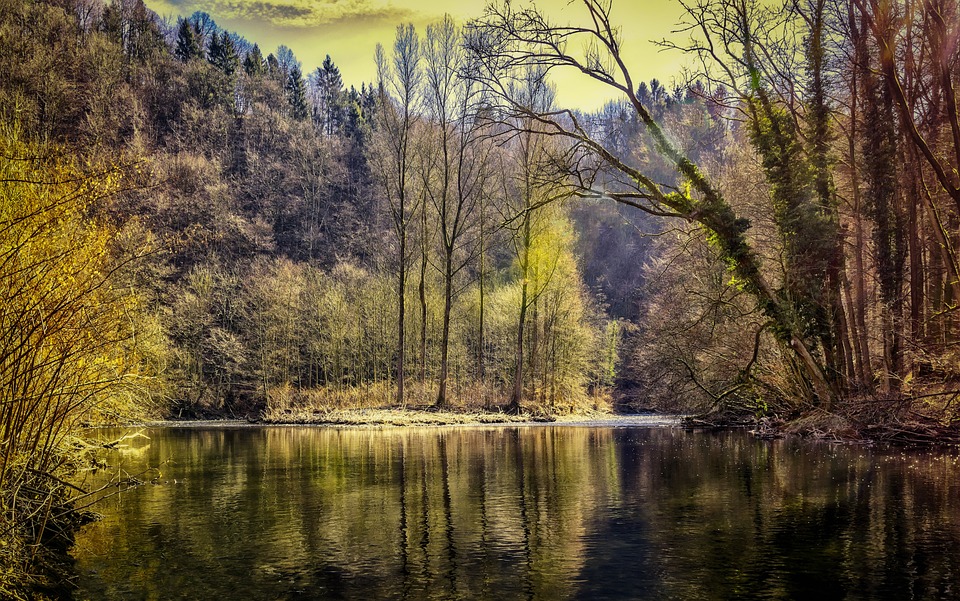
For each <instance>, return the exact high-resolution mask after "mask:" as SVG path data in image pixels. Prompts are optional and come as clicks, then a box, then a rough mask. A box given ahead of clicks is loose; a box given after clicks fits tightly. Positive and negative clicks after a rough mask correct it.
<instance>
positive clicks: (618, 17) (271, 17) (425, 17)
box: [145, 0, 685, 110]
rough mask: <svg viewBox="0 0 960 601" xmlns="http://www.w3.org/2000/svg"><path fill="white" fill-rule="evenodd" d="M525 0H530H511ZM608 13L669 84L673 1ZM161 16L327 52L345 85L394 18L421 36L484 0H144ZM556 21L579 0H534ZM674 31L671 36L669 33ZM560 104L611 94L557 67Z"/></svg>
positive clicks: (266, 45)
mask: <svg viewBox="0 0 960 601" xmlns="http://www.w3.org/2000/svg"><path fill="white" fill-rule="evenodd" d="M514 1H515V2H516V3H518V4H520V3H525V2H526V1H527V0H514ZM613 1H614V4H613V9H612V13H611V15H612V20H613V21H614V23H616V24H619V25H620V27H621V35H622V41H623V49H624V51H623V52H624V56H625V59H626V63H627V65H628V67H629V69H630V71H631V73H632V75H633V77H634V79H637V80H643V81H647V80H650V79H651V78H654V77H655V78H658V79H660V80H661V81H662V82H664V83H666V84H668V85H669V84H670V83H671V82H672V80H673V78H675V77H678V76H679V74H680V69H681V66H682V65H683V64H684V62H685V59H684V58H683V56H682V55H681V54H680V53H678V52H677V51H661V50H660V49H659V48H657V47H656V46H655V45H654V44H653V43H652V40H661V39H663V38H670V37H671V32H672V31H673V30H675V29H676V24H677V22H678V21H679V20H680V11H681V9H680V6H679V4H678V3H677V2H676V0H613ZM145 2H146V4H147V6H148V7H149V8H151V9H152V10H154V11H155V12H157V13H158V14H159V15H160V16H161V17H167V18H170V19H173V20H175V19H176V18H177V17H178V16H189V15H191V14H193V13H194V12H196V11H204V12H206V13H209V14H210V16H212V17H213V19H214V20H215V21H216V22H217V25H219V26H220V27H222V28H224V29H227V30H229V31H234V32H237V33H239V34H240V35H242V36H243V37H245V38H246V39H247V40H249V41H250V42H255V43H257V44H259V46H260V48H261V50H262V51H263V53H264V55H266V54H267V53H269V52H273V51H275V50H276V48H277V46H279V45H281V44H284V45H286V46H288V47H290V49H291V50H293V52H294V54H295V55H296V57H297V59H298V60H299V61H301V62H302V63H303V71H304V73H309V72H310V71H312V70H314V69H316V67H318V66H319V65H320V64H321V63H322V62H323V59H324V57H325V56H326V55H327V54H329V55H330V57H331V58H332V59H333V61H334V63H336V64H337V66H338V67H339V68H340V73H341V75H342V76H343V80H344V83H345V84H346V85H347V86H350V85H354V86H356V87H358V88H359V87H360V84H361V83H363V82H372V81H374V79H375V78H376V68H375V65H374V60H373V56H374V49H375V47H376V45H377V43H378V42H379V43H381V44H383V45H384V47H386V48H389V47H390V45H391V44H392V43H393V39H394V35H395V33H396V28H397V25H399V24H402V23H413V24H414V25H415V26H416V27H417V30H418V31H420V32H421V35H422V34H423V32H424V31H425V29H426V26H427V24H429V23H431V22H434V21H437V20H439V19H440V18H441V17H442V16H443V14H444V13H445V12H446V13H450V14H451V15H452V16H453V17H454V18H455V19H457V20H458V21H460V22H465V21H467V20H468V19H470V18H472V17H476V16H479V15H480V14H482V12H483V8H484V6H485V4H486V3H487V0H452V1H451V0H446V1H444V0H145ZM533 4H535V5H536V6H537V7H538V8H540V9H541V10H543V11H544V12H545V13H547V14H548V15H550V16H551V17H552V19H553V22H554V23H556V24H561V25H566V24H578V23H584V22H585V21H584V20H583V17H584V16H585V14H586V13H585V11H584V9H583V7H582V6H580V5H579V2H577V0H573V1H572V2H571V1H570V0H534V2H533ZM673 37H675V36H673ZM554 81H555V82H556V84H557V104H558V105H560V106H564V107H568V108H580V109H583V110H593V109H596V108H599V107H600V106H602V105H603V104H604V103H606V102H607V101H608V100H610V99H612V98H614V97H615V94H614V93H613V92H612V91H610V90H608V89H607V88H605V87H604V86H601V85H600V84H595V83H593V82H590V81H588V80H586V78H585V77H584V76H583V75H581V74H579V73H576V72H570V71H567V72H556V73H555V75H554Z"/></svg>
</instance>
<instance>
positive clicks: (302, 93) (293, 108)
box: [287, 65, 310, 121]
mask: <svg viewBox="0 0 960 601" xmlns="http://www.w3.org/2000/svg"><path fill="white" fill-rule="evenodd" d="M287 99H288V101H289V102H290V116H291V117H293V118H294V119H296V120H297V121H303V120H304V119H306V118H307V117H308V116H309V115H310V109H309V107H308V106H307V88H306V86H305V85H304V83H303V74H302V73H300V67H298V66H296V65H294V66H293V68H292V69H291V70H290V76H289V77H287Z"/></svg>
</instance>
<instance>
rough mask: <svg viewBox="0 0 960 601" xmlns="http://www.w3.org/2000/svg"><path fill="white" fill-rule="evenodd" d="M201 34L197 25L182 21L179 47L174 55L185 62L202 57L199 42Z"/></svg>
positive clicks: (178, 32) (178, 35)
mask: <svg viewBox="0 0 960 601" xmlns="http://www.w3.org/2000/svg"><path fill="white" fill-rule="evenodd" d="M199 37H200V36H199V32H198V31H197V29H196V25H194V24H193V23H191V22H190V20H189V19H180V26H179V28H178V29H177V46H176V48H175V49H174V54H176V56H177V58H178V59H180V60H181V61H183V62H188V61H189V60H191V59H193V58H197V57H199V56H201V55H202V53H203V52H202V51H201V49H200V42H199Z"/></svg>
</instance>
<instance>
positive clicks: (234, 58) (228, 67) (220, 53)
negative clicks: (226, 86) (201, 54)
mask: <svg viewBox="0 0 960 601" xmlns="http://www.w3.org/2000/svg"><path fill="white" fill-rule="evenodd" d="M208 60H209V61H210V63H211V64H212V65H213V66H215V67H217V68H218V69H220V70H221V71H223V72H224V73H226V74H227V75H228V76H229V75H233V74H234V73H236V71H237V69H238V68H239V67H240V56H239V55H238V54H237V47H236V44H234V43H233V38H231V37H230V34H229V33H227V32H226V31H224V32H221V33H220V35H214V36H213V37H211V38H210V48H209V59H208Z"/></svg>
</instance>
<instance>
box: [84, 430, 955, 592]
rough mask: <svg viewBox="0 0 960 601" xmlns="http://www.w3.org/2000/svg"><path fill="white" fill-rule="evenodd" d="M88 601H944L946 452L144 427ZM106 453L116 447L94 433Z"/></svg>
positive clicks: (720, 438)
mask: <svg viewBox="0 0 960 601" xmlns="http://www.w3.org/2000/svg"><path fill="white" fill-rule="evenodd" d="M145 434H146V435H147V436H148V437H149V440H146V439H135V440H133V441H131V442H132V443H133V444H135V445H137V447H138V448H139V452H137V451H134V452H129V451H128V452H126V453H124V454H122V455H117V456H116V457H114V458H113V461H114V464H115V465H116V464H120V466H121V467H122V468H123V469H126V470H127V471H129V472H134V471H137V470H139V469H142V468H143V467H144V466H148V465H159V464H161V463H163V462H166V463H163V465H162V467H161V470H162V472H163V474H162V476H161V479H160V483H159V484H156V485H146V486H143V487H140V488H138V489H136V490H134V491H131V492H129V493H127V494H125V495H122V496H119V497H114V498H112V499H110V500H108V501H107V502H106V503H104V504H103V505H102V506H101V507H99V511H101V512H102V513H103V514H104V515H105V519H104V520H103V521H102V522H100V523H98V524H95V525H93V526H90V527H88V528H87V529H86V530H85V531H84V532H83V533H82V535H81V536H80V537H79V539H78V547H77V551H76V553H75V555H76V556H77V559H78V568H79V570H80V572H81V586H82V590H81V595H80V596H81V597H85V598H91V599H171V598H189V599H217V598H250V599H296V598H309V599H313V598H316V599H339V598H343V599H360V598H364V599H388V598H390V599H469V598H486V599H493V598H497V599H564V598H583V599H622V598H635V599H734V598H736V599H743V598H755V599H761V598H762V599H795V598H805V597H810V596H813V595H816V596H817V597H818V598H820V599H833V598H836V599H873V598H889V599H907V598H944V597H953V596H958V595H960V581H958V578H960V576H958V575H960V565H958V564H960V559H958V558H960V484H958V482H960V480H958V478H957V475H958V471H960V467H958V458H957V455H956V453H947V452H927V453H915V454H909V453H901V452H900V451H899V450H896V451H877V450H867V449H861V448H848V447H837V446H829V445H825V444H824V445H816V444H811V443H804V442H797V441H776V442H772V443H770V442H761V441H756V440H754V439H751V438H749V437H748V436H745V435H742V434H739V433H721V434H711V433H703V432H694V433H688V432H683V431H680V430H675V429H639V428H621V429H614V428H574V427H534V428H489V429H479V428H464V429H459V430H458V429H395V430H374V429H369V430H359V429H358V430H349V429H348V430H331V429H318V428H293V427H291V428H243V429H235V430H231V429H217V430H192V429H167V430H148V431H146V432H145ZM101 435H102V436H103V437H104V438H115V437H116V436H117V435H118V432H103V433H101Z"/></svg>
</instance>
